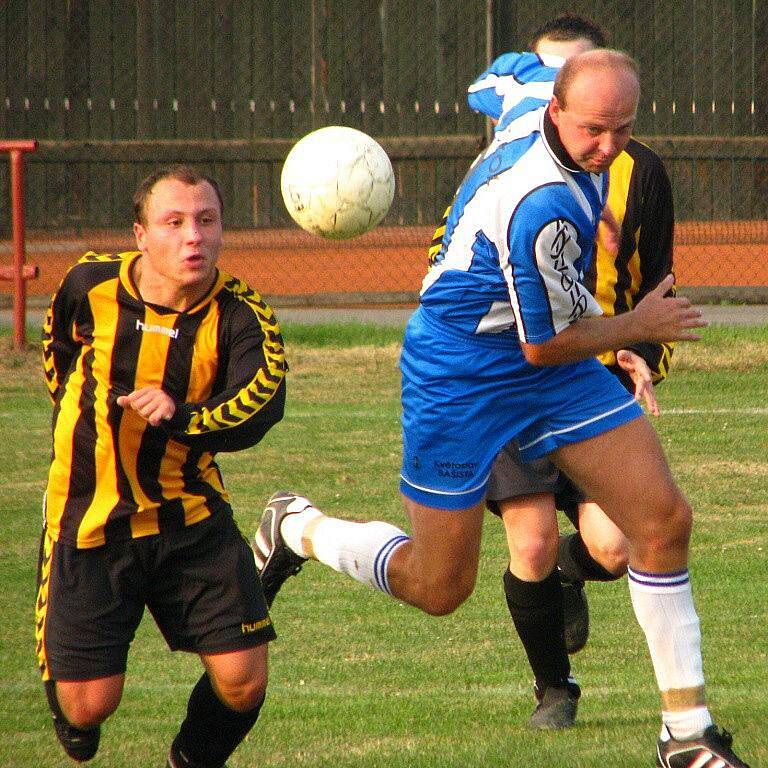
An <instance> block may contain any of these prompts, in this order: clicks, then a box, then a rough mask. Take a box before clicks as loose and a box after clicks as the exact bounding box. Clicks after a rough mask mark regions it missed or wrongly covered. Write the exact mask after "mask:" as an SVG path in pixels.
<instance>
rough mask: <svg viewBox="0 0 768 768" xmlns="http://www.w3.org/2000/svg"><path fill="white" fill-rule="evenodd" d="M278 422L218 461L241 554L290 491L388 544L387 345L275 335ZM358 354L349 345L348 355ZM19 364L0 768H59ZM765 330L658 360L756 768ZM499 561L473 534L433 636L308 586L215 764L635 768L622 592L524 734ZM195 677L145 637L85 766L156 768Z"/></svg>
mask: <svg viewBox="0 0 768 768" xmlns="http://www.w3.org/2000/svg"><path fill="white" fill-rule="evenodd" d="M285 335H286V341H287V344H288V347H289V354H290V363H291V374H290V389H289V405H288V410H287V416H286V418H285V420H284V421H283V423H282V424H280V425H279V426H278V427H277V428H275V429H274V430H273V431H272V432H271V433H270V434H269V435H268V436H267V438H266V439H265V440H264V442H263V443H262V444H261V445H259V446H257V447H256V448H254V449H252V450H250V451H247V452H243V453H240V454H236V455H229V456H222V457H221V464H222V468H223V472H224V476H225V480H226V481H227V483H228V486H229V489H230V491H231V493H232V495H233V499H234V507H235V511H236V516H237V519H238V521H239V522H240V524H241V527H242V529H243V531H244V532H248V533H250V532H252V531H253V530H254V528H255V525H256V523H257V521H258V519H259V516H260V511H261V508H262V506H263V504H264V501H265V500H266V499H267V497H268V496H269V495H270V494H271V493H272V492H273V491H274V490H276V489H278V488H281V487H291V488H295V489H298V490H301V491H303V492H306V493H307V494H308V495H310V497H312V498H313V499H314V500H315V501H316V502H317V503H318V504H319V506H321V508H324V509H325V510H326V511H328V512H329V513H331V514H343V515H348V516H355V517H360V518H374V517H380V518H384V519H388V520H391V521H393V522H397V523H399V524H401V525H403V524H404V523H403V518H402V513H401V508H400V502H399V499H398V496H397V474H398V470H399V461H400V434H399V422H398V417H399V376H398V372H397V353H398V346H397V344H398V340H399V337H400V332H399V331H398V330H397V329H376V330H373V329H371V328H366V327H363V326H352V327H346V328H340V327H320V328H308V327H303V326H295V327H292V326H287V327H286V329H285ZM364 342H365V343H364ZM38 367H39V366H38V359H37V354H36V352H33V351H30V352H29V353H24V354H19V353H14V352H12V351H11V347H10V339H9V337H8V335H7V334H6V336H4V337H0V403H2V406H1V407H0V441H1V444H2V446H3V470H2V480H1V481H0V584H1V585H2V588H1V589H0V617H2V624H1V625H0V764H2V765H8V766H14V767H15V768H39V767H40V766H46V767H49V766H50V767H52V768H55V767H56V766H64V765H67V764H68V763H67V761H66V759H65V758H64V756H63V752H61V750H60V749H59V747H58V744H57V743H56V741H55V737H54V735H53V730H52V727H51V726H50V723H49V716H48V713H47V708H46V705H45V701H44V696H43V693H42V688H41V685H40V683H39V680H38V676H37V671H36V669H35V660H34V642H33V601H34V592H35V584H34V580H35V574H34V570H35V568H34V567H35V561H36V552H37V540H38V534H39V527H40V500H41V495H42V489H43V486H44V480H45V474H46V466H47V461H48V454H49V440H48V426H49V417H50V407H49V404H48V401H47V396H46V394H45V391H44V387H43V384H42V378H41V375H40V373H39V370H38ZM767 393H768V326H766V327H761V328H754V327H746V328H728V327H719V328H711V329H708V330H707V331H706V333H705V338H704V340H703V341H702V342H700V343H699V344H698V345H688V346H684V347H682V348H680V349H679V350H678V351H677V352H676V359H675V363H674V365H673V374H672V377H671V379H670V381H669V382H668V383H666V384H665V385H664V386H663V387H662V388H660V390H659V396H660V400H661V405H662V408H663V411H664V412H663V414H662V416H661V417H660V418H659V419H658V420H656V421H655V423H656V426H657V428H658V431H659V433H660V435H661V439H662V441H663V443H664V445H665V447H666V449H667V451H668V454H669V457H670V462H671V464H672V466H673V470H674V471H675V473H676V475H677V477H678V478H679V480H680V482H681V484H682V486H683V488H684V489H685V491H686V492H687V494H688V495H689V497H690V499H691V501H692V502H693V505H694V508H695V510H696V527H695V531H694V537H693V544H692V548H693V562H692V576H693V583H694V590H695V595H696V600H697V607H698V609H699V613H700V615H701V622H702V628H703V633H704V654H705V672H706V674H707V678H708V689H709V697H710V705H711V708H712V710H713V712H714V714H715V717H716V718H717V719H718V721H719V722H721V723H722V724H723V725H725V726H726V727H728V728H729V729H730V730H732V731H734V732H735V734H736V744H737V746H738V748H739V750H740V751H741V752H743V754H744V756H745V757H748V758H749V762H750V763H751V765H752V766H753V768H755V766H760V765H768V735H767V734H766V723H768V695H766V679H767V678H768V631H767V630H766V627H768V607H767V606H768V580H767V579H766V577H767V576H768V404H766V394H767ZM504 551H505V546H504V537H503V534H502V529H501V526H500V524H499V523H498V521H496V520H495V519H494V518H492V517H491V516H490V515H489V517H488V520H487V523H486V526H485V532H484V543H483V551H482V560H481V565H480V573H479V577H478V584H477V589H476V592H475V594H474V595H473V596H472V597H471V598H470V600H469V601H468V602H467V603H466V604H465V605H464V606H462V607H461V608H460V609H459V610H458V611H457V612H456V613H455V614H454V615H452V616H450V617H446V618H443V619H434V618H429V617H426V616H422V615H420V614H419V613H418V612H416V611H415V610H413V609H411V608H409V607H406V606H403V605H400V604H397V603H393V602H392V601H391V600H389V599H388V598H386V597H385V596H383V595H380V594H378V593H373V592H372V591H370V590H367V589H365V588H364V587H362V586H361V585H359V584H357V583H356V582H352V581H350V580H347V579H344V578H343V577H341V576H340V575H338V574H335V573H332V572H330V571H329V570H328V569H325V568H322V567H320V566H317V565H316V564H309V565H308V566H307V567H306V568H305V569H304V571H303V572H302V573H301V574H300V575H299V576H298V577H296V578H294V579H292V580H291V581H289V582H288V583H287V584H286V586H285V588H284V590H283V592H282V593H281V594H280V596H279V597H278V599H277V601H276V603H275V606H274V609H273V618H274V620H275V623H276V626H277V629H278V633H279V635H280V637H279V639H278V640H277V641H276V642H275V643H273V645H272V647H271V682H270V692H269V694H268V699H267V704H266V706H265V708H264V710H263V714H262V717H261V719H260V721H259V724H258V725H257V727H256V729H255V730H254V731H253V732H252V734H251V735H250V737H249V739H248V740H247V741H246V743H245V744H243V745H242V746H241V748H240V749H239V750H238V751H237V752H236V753H235V755H234V757H233V758H232V760H231V761H230V765H231V766H232V767H233V768H245V766H259V767H260V768H262V767H267V766H327V767H328V768H330V767H331V766H333V767H334V768H336V767H346V766H348V767H350V768H351V767H352V766H382V767H383V766H387V767H397V768H400V767H401V766H402V767H404V766H418V767H419V768H422V767H423V768H426V767H427V766H430V767H432V768H444V767H453V766H456V768H459V766H461V768H464V767H465V766H488V767H491V766H499V767H501V766H503V767H504V768H523V766H526V767H528V766H546V767H548V768H560V767H561V766H562V767H563V768H565V766H568V768H588V767H589V768H591V767H595V768H596V767H597V766H601V768H602V767H603V766H616V767H617V768H633V767H635V766H637V767H638V768H639V767H640V766H650V765H652V764H653V749H654V743H655V738H656V734H657V731H658V723H659V720H658V696H657V693H656V689H655V685H654V682H653V678H652V672H651V666H650V662H649V660H648V657H647V651H646V648H645V643H644V641H643V639H642V637H641V633H640V630H639V628H638V627H637V625H636V623H635V621H634V618H633V615H632V612H631V608H630V605H629V598H628V593H627V588H626V583H625V581H624V580H622V581H620V582H618V583H613V584H607V585H593V586H591V587H590V588H589V596H590V605H591V611H592V637H591V640H590V643H589V645H588V646H587V648H586V649H585V650H584V651H583V652H581V653H579V654H578V655H577V656H575V657H574V658H573V666H574V671H575V673H576V675H577V676H578V678H579V681H580V682H581V684H582V687H583V690H584V696H583V698H582V703H581V706H580V710H579V718H578V725H577V727H576V728H574V729H573V730H571V731H569V732H566V733H559V734H551V733H550V734H547V733H531V732H529V731H527V730H526V728H525V722H526V720H527V718H528V715H529V714H530V711H531V709H532V706H533V700H532V693H531V680H530V674H529V671H528V668H527V665H526V663H525V661H524V657H523V653H522V649H521V647H520V645H519V642H518V641H517V640H516V638H515V636H514V633H513V629H512V624H511V621H510V619H509V616H508V614H507V610H506V607H505V604H504V598H503V592H502V587H501V574H502V571H503V569H504V567H505V562H506V561H505V556H504ZM198 676H199V667H198V661H197V659H196V658H195V657H190V656H187V655H182V654H173V655H172V654H170V653H169V652H168V651H167V650H166V648H165V646H164V644H163V642H162V639H161V638H160V635H159V633H158V631H157V630H156V628H155V627H154V625H153V624H152V623H151V621H150V620H149V619H147V620H145V621H144V623H143V624H142V626H141V628H140V631H139V634H138V636H137V638H136V641H135V643H134V646H133V649H132V654H131V657H130V661H129V671H128V681H127V685H126V692H125V696H124V699H123V703H122V706H121V708H120V709H119V710H118V712H117V713H116V714H115V715H114V716H113V717H112V718H111V719H110V721H109V722H108V723H107V724H106V726H105V727H104V733H103V737H102V748H101V750H100V752H99V754H98V756H97V758H96V759H95V760H94V761H93V763H92V765H94V766H109V767H110V768H111V767H114V768H123V767H125V768H128V767H129V766H130V767H136V766H141V767H142V768H143V767H144V766H162V765H164V760H165V754H166V750H167V746H168V744H169V743H170V741H171V739H172V738H173V735H174V734H175V732H176V728H177V726H178V723H179V721H180V719H181V718H182V716H183V712H184V708H185V705H186V699H187V695H188V692H189V690H190V689H191V686H192V685H193V683H194V681H195V680H196V679H197V677H198Z"/></svg>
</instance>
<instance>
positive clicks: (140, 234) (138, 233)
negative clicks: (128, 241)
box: [133, 221, 146, 251]
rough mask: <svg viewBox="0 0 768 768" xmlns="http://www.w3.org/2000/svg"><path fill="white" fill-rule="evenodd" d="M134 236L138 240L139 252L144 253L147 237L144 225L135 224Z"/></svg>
mask: <svg viewBox="0 0 768 768" xmlns="http://www.w3.org/2000/svg"><path fill="white" fill-rule="evenodd" d="M133 236H134V237H135V238H136V247H137V248H138V250H140V251H143V250H144V244H145V239H146V235H145V232H144V227H143V225H142V224H140V223H139V222H138V221H134V222H133Z"/></svg>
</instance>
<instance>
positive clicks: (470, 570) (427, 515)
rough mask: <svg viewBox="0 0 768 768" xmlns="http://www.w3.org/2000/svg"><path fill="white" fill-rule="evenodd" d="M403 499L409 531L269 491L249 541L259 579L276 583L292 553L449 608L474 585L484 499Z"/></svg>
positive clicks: (430, 609)
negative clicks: (453, 504)
mask: <svg viewBox="0 0 768 768" xmlns="http://www.w3.org/2000/svg"><path fill="white" fill-rule="evenodd" d="M403 500H404V504H405V509H406V512H407V514H408V517H409V519H410V522H411V527H412V531H413V533H412V535H411V536H408V535H407V534H406V533H405V532H404V531H402V530H400V529H399V528H397V527H396V526H394V525H391V524H390V523H385V522H379V521H374V522H366V523H357V522H350V521H347V520H340V519H338V518H334V517H327V516H325V515H323V514H322V513H321V512H320V511H319V510H318V509H317V508H316V507H314V506H313V505H312V504H311V502H309V501H308V500H307V499H306V498H304V497H302V496H298V495H294V494H291V493H286V492H281V493H280V494H275V496H273V497H272V499H271V500H270V502H269V504H268V506H267V508H266V510H265V512H264V516H263V517H262V521H261V524H260V525H259V531H258V533H257V536H256V541H255V543H254V552H255V556H256V562H257V565H258V566H259V568H260V570H261V574H262V580H263V581H264V582H265V583H267V584H271V585H273V586H274V585H276V584H277V585H278V586H277V588H278V589H279V585H281V584H282V583H283V582H284V581H285V579H286V578H287V577H288V576H289V575H291V573H292V572H295V566H294V565H293V564H292V563H293V562H294V561H295V559H296V558H300V559H304V560H306V559H309V558H312V559H315V560H318V561H320V562H322V563H325V564H326V565H328V566H330V567H331V568H333V569H334V570H336V571H339V572H341V573H345V574H347V575H348V576H351V577H352V578H353V579H355V580H357V581H359V582H361V583H363V584H367V585H369V586H371V587H375V588H377V589H380V590H381V591H382V592H386V593H387V594H390V595H392V596H393V597H395V598H397V599H398V600H403V601H405V602H407V603H410V604H411V605H413V606H415V607H417V608H420V609H421V610H423V611H425V612H426V613H429V614H432V615H436V616H440V615H444V614H447V613H450V612H451V611H453V610H455V609H456V608H457V607H458V606H459V605H461V603H462V602H464V600H466V599H467V597H469V595H470V594H471V593H472V590H473V588H474V585H475V577H476V575H477V564H478V559H479V552H480V534H481V529H482V520H483V509H484V506H483V503H482V502H478V503H477V504H475V505H474V506H473V507H470V508H467V509H463V510H444V509H436V508H433V507H427V506H424V505H422V504H418V503H417V502H415V501H413V500H411V499H408V498H406V497H403ZM278 518H280V521H281V522H280V524H279V525H276V524H275V522H274V521H275V520H276V519H278ZM290 553H292V555H293V559H292V558H291V556H290ZM286 564H287V565H286ZM274 591H276V590H274ZM272 596H273V597H274V592H273V593H272Z"/></svg>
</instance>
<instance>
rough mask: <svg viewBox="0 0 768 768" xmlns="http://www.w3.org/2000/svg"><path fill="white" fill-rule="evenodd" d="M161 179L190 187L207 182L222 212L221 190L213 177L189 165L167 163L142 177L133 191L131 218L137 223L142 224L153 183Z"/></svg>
mask: <svg viewBox="0 0 768 768" xmlns="http://www.w3.org/2000/svg"><path fill="white" fill-rule="evenodd" d="M163 179H175V180H176V181H180V182H181V183H182V184H187V185H189V186H190V187H194V186H195V185H197V184H201V183H202V182H204V181H205V182H208V184H210V185H211V186H212V187H213V191H214V192H215V193H216V197H217V198H218V199H219V211H220V213H222V214H223V213H224V199H223V198H222V196H221V190H220V189H219V185H218V183H217V182H216V180H215V179H212V178H211V177H210V176H207V175H206V174H204V173H201V172H200V171H198V170H197V169H195V168H193V167H192V166H189V165H167V166H164V167H163V168H158V170H156V171H155V172H154V173H150V174H149V176H147V177H146V178H144V179H142V180H141V182H139V186H138V187H136V191H135V192H134V193H133V218H134V220H135V221H136V222H137V223H138V224H144V207H145V206H146V204H147V198H148V197H149V195H150V193H151V192H152V190H153V189H154V187H155V184H157V182H158V181H162V180H163Z"/></svg>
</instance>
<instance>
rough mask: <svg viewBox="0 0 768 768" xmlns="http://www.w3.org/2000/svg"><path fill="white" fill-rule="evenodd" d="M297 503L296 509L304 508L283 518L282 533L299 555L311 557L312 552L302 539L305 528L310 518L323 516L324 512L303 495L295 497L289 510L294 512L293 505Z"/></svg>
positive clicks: (290, 546) (289, 545)
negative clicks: (306, 547) (306, 548)
mask: <svg viewBox="0 0 768 768" xmlns="http://www.w3.org/2000/svg"><path fill="white" fill-rule="evenodd" d="M293 505H295V508H296V509H302V507H303V509H302V511H301V512H295V513H294V514H292V515H286V516H285V517H284V518H283V522H282V523H280V533H281V534H282V535H283V541H284V542H285V543H286V544H287V545H288V547H289V548H290V549H292V550H293V551H294V552H295V553H296V554H297V555H301V556H302V557H309V556H310V554H311V553H310V552H307V551H306V550H305V549H304V543H303V542H302V540H301V537H302V534H303V532H304V528H305V527H306V525H307V523H309V522H310V520H314V519H315V518H318V517H322V516H323V513H322V512H321V511H320V510H319V509H317V507H313V506H312V502H310V501H309V500H308V499H305V498H304V497H303V496H299V497H297V498H296V499H294V500H293V501H292V502H291V503H290V504H289V505H288V511H289V512H293V509H292V506H293Z"/></svg>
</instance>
